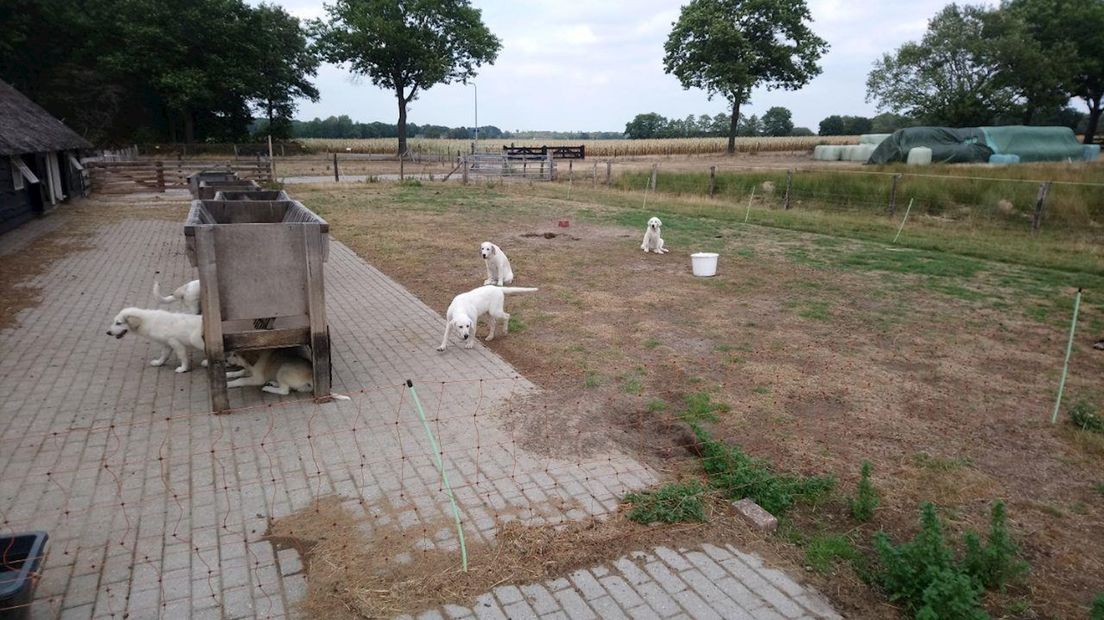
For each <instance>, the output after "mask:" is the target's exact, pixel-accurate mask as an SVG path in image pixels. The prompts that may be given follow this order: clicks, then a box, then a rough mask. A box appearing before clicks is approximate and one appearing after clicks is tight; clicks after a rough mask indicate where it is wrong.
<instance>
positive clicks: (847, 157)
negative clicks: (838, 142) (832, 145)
mask: <svg viewBox="0 0 1104 620" xmlns="http://www.w3.org/2000/svg"><path fill="white" fill-rule="evenodd" d="M857 146H858V145H857V144H845V145H843V146H841V147H839V160H840V161H851V151H853V150H855V147H857Z"/></svg>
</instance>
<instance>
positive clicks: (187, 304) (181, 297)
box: [153, 280, 199, 314]
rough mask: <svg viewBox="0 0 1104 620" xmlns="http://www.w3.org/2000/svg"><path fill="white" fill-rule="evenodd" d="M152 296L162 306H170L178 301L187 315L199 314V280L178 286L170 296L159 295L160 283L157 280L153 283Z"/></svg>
mask: <svg viewBox="0 0 1104 620" xmlns="http://www.w3.org/2000/svg"><path fill="white" fill-rule="evenodd" d="M153 296H154V297H156V298H157V301H159V302H161V303H163V304H171V303H172V302H174V301H179V302H180V303H181V304H183V305H184V309H185V310H186V311H187V312H188V313H189V314H199V280H192V281H191V282H188V283H187V284H182V285H180V287H179V288H177V289H176V290H175V291H173V292H172V295H162V294H161V283H160V282H158V281H157V280H154V281H153Z"/></svg>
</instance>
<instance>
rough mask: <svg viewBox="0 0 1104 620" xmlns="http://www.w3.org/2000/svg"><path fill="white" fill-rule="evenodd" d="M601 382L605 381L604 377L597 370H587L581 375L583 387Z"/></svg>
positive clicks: (596, 385)
mask: <svg viewBox="0 0 1104 620" xmlns="http://www.w3.org/2000/svg"><path fill="white" fill-rule="evenodd" d="M603 383H605V377H603V376H602V373H600V372H598V371H595V370H588V371H586V374H585V375H583V387H585V388H596V387H598V386H600V385H602V384H603Z"/></svg>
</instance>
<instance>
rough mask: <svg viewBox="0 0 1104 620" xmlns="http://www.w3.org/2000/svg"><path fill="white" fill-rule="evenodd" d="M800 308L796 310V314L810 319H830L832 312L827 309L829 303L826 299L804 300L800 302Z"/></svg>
mask: <svg viewBox="0 0 1104 620" xmlns="http://www.w3.org/2000/svg"><path fill="white" fill-rule="evenodd" d="M800 307H801V310H799V311H798V313H797V316H799V317H801V318H803V319H808V320H810V321H830V320H831V319H832V313H831V312H830V311H829V308H830V306H829V304H828V302H826V301H806V302H801V303H800Z"/></svg>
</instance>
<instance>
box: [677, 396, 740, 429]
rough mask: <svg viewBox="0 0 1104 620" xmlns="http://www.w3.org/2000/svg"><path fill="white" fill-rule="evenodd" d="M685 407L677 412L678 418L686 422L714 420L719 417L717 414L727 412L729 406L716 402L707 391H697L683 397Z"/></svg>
mask: <svg viewBox="0 0 1104 620" xmlns="http://www.w3.org/2000/svg"><path fill="white" fill-rule="evenodd" d="M684 402H685V405H686V409H684V410H683V411H682V413H680V414H679V418H680V419H681V420H683V421H684V422H687V423H695V422H716V421H718V420H719V419H720V417H719V416H718V414H721V413H727V412H728V410H729V406H728V405H726V404H724V403H718V402H715V401H714V400H713V397H712V396H710V395H709V393H708V392H697V393H694V394H690V395H688V396H687V397H686V398H685V401H684Z"/></svg>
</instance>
